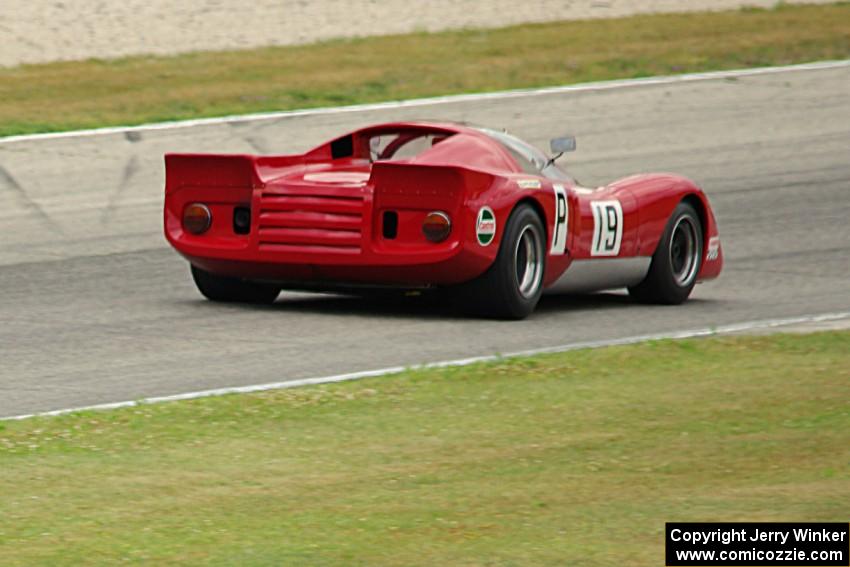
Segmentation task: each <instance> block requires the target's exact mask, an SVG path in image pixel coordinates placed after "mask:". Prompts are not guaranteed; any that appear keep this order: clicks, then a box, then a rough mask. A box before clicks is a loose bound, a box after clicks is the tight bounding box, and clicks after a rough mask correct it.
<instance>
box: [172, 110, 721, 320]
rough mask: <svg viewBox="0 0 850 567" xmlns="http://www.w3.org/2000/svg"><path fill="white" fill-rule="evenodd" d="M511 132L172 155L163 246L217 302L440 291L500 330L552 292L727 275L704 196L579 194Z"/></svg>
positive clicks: (435, 132) (657, 293)
mask: <svg viewBox="0 0 850 567" xmlns="http://www.w3.org/2000/svg"><path fill="white" fill-rule="evenodd" d="M574 149H575V139H574V138H571V137H564V138H557V139H555V140H552V143H551V150H552V152H553V153H554V154H556V155H555V157H553V158H548V157H546V156H545V155H544V154H543V153H542V152H541V151H539V150H538V149H536V148H534V147H532V146H531V145H529V144H527V143H526V142H523V141H522V140H520V139H518V138H516V137H514V136H511V135H509V134H507V133H504V132H499V131H495V130H490V129H487V128H479V127H474V126H469V125H462V124H453V123H439V122H396V123H389V124H380V125H376V126H371V127H368V128H364V129H362V130H358V131H356V132H353V133H350V134H346V135H344V136H342V137H340V138H337V139H335V140H332V141H330V142H328V143H326V144H323V145H321V146H319V147H317V148H315V149H313V150H311V151H309V152H307V153H305V154H303V155H292V156H252V155H194V154H168V155H166V156H165V166H166V184H165V235H166V237H167V238H168V241H169V242H170V243H171V244H172V246H174V248H176V249H177V251H178V252H179V253H180V254H182V255H183V256H185V257H186V259H187V260H189V262H190V263H191V265H192V275H193V277H194V280H195V283H196V284H197V286H198V289H199V290H200V292H201V293H202V294H203V295H204V296H206V297H207V298H209V299H211V300H213V301H237V302H254V303H270V302H273V301H274V300H275V299H276V298H277V296H278V293H279V292H280V290H281V289H282V288H287V289H301V290H317V291H321V290H331V289H358V288H362V287H367V288H368V287H393V288H399V289H425V288H439V289H444V290H448V291H449V292H450V295H451V296H456V297H461V298H462V304H463V305H466V306H474V307H475V308H476V309H477V311H479V312H480V313H482V314H484V315H486V316H492V317H500V318H513V319H519V318H522V317H526V316H527V315H529V314H530V313H531V312H532V311H533V310H534V308H535V306H536V305H537V302H538V301H539V299H540V296H541V294H542V293H543V292H544V291H547V292H548V291H552V292H572V293H582V292H593V291H601V290H607V289H617V288H628V290H629V293H630V294H631V295H632V296H633V297H635V298H636V299H637V300H639V301H643V302H651V303H664V304H678V303H681V302H683V301H684V300H685V299H687V298H688V296H689V295H690V293H691V290H692V289H693V287H694V284H696V282H698V281H701V280H708V279H712V278H715V277H717V276H718V275H719V274H720V270H721V267H722V265H723V252H722V249H721V247H720V238H719V236H718V231H717V224H716V222H715V219H714V214H713V213H712V210H711V207H710V205H709V203H708V200H707V199H706V197H705V195H704V194H703V192H702V190H700V188H699V187H697V186H696V185H695V184H694V183H692V182H691V181H688V180H687V179H684V178H682V177H679V176H675V175H669V174H658V175H638V176H634V177H629V178H626V179H623V180H620V181H617V182H615V183H612V184H610V185H607V186H605V187H600V188H598V189H589V188H584V187H581V186H580V185H579V184H578V183H577V182H576V181H575V180H574V179H572V178H571V177H570V176H569V175H568V174H567V173H565V172H564V171H563V170H561V169H560V168H559V167H558V166H557V165H556V164H555V159H556V158H557V157H560V155H561V154H562V153H564V152H567V151H572V150H574Z"/></svg>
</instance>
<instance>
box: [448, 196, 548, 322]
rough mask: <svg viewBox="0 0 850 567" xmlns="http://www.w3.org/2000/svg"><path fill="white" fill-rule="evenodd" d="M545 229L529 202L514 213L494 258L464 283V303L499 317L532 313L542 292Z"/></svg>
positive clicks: (480, 311)
mask: <svg viewBox="0 0 850 567" xmlns="http://www.w3.org/2000/svg"><path fill="white" fill-rule="evenodd" d="M545 244H546V231H545V230H544V229H543V222H542V221H541V220H540V217H539V216H538V215H537V213H536V212H535V211H534V209H533V208H531V206H529V205H520V206H519V207H517V208H516V209H515V210H514V211H513V213H511V216H510V218H509V219H508V223H507V225H506V227H505V232H504V234H503V236H502V243H501V246H500V248H499V253H498V255H497V256H496V260H495V262H493V265H492V266H490V268H489V269H488V270H487V271H486V272H484V274H483V275H482V276H480V277H479V278H478V279H476V280H474V281H472V282H470V283H469V284H466V285H465V286H462V287H461V288H460V290H459V291H460V296H461V298H462V300H463V301H464V306H466V307H471V308H472V309H473V310H474V311H475V312H476V313H477V314H479V315H483V316H486V317H494V318H499V319H523V318H525V317H527V316H529V315H530V314H531V313H532V312H533V311H534V308H535V307H536V306H537V302H538V301H540V296H541V295H542V293H543V274H544V271H545V264H546V255H545Z"/></svg>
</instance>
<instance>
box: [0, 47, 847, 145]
mask: <svg viewBox="0 0 850 567" xmlns="http://www.w3.org/2000/svg"><path fill="white" fill-rule="evenodd" d="M842 67H850V59H844V60H839V61H820V62H817V63H803V64H801V65H786V66H782V67H757V68H754V69H736V70H733V71H711V72H707V73H688V74H684V75H670V76H662V77H647V78H643V79H621V80H614V81H600V82H596V83H582V84H578V85H564V86H559V87H545V88H540V89H517V90H510V91H496V92H488V93H474V94H461V95H450V96H439V97H433V98H418V99H412V100H400V101H390V102H379V103H374V104H357V105H352V106H337V107H325V108H308V109H304V110H287V111H281V112H264V113H257V114H243V115H236V116H221V117H217V118H199V119H195V120H182V121H173V122H159V123H156V124H144V125H141V126H116V127H110V128H95V129H92V130H76V131H72V132H52V133H48V134H26V135H21V136H8V137H6V138H0V144H10V143H14V142H23V141H35V140H49V139H55V138H74V137H85V136H102V135H106V134H116V133H123V132H134V131H135V132H140V131H154V130H176V129H180V128H191V127H194V126H208V125H214V124H232V123H239V122H244V123H247V122H256V121H259V120H276V119H281V118H292V117H296V116H314V115H325V114H345V113H349V112H364V111H370V110H388V109H396V108H414V107H420V106H432V105H438V104H448V103H455V102H469V101H481V100H502V99H510V98H518V97H533V96H543V95H551V94H562V93H580V92H589V91H606V90H612V89H624V88H632V87H642V86H651V85H670V84H676V83H689V82H694V81H707V80H713V79H733V78H738V77H752V76H756V75H772V74H775V73H789V72H795V71H819V70H824V69H838V68H842Z"/></svg>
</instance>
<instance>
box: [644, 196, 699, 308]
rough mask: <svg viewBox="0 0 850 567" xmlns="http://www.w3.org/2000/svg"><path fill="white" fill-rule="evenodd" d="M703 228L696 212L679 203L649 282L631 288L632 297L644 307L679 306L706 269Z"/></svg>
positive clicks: (668, 225) (690, 207)
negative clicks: (700, 271)
mask: <svg viewBox="0 0 850 567" xmlns="http://www.w3.org/2000/svg"><path fill="white" fill-rule="evenodd" d="M702 243H703V234H702V224H700V221H699V217H698V216H697V212H696V211H695V210H694V208H693V207H692V206H691V205H689V204H688V203H679V205H678V206H677V207H676V209H675V210H674V211H673V214H672V215H671V216H670V220H669V221H668V222H667V226H666V228H665V229H664V234H662V235H661V241H660V242H659V243H658V248H657V249H656V250H655V254H653V255H652V264H650V266H649V273H648V274H647V276H646V278H645V279H644V280H643V281H642V282H641V283H639V284H638V285H636V286H633V287H630V288H629V295H631V296H632V297H634V298H635V299H637V300H638V301H641V302H643V303H659V304H663V305H678V304H680V303H682V302H684V301H685V300H686V299H687V298H688V296H690V295H691V291H692V290H693V289H694V285H696V283H697V274H699V270H700V267H701V265H702Z"/></svg>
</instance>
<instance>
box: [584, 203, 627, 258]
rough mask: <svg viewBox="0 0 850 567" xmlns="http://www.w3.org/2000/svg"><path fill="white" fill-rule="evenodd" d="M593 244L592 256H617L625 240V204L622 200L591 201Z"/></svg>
mask: <svg viewBox="0 0 850 567" xmlns="http://www.w3.org/2000/svg"><path fill="white" fill-rule="evenodd" d="M590 209H591V211H592V212H593V245H592V246H591V248H590V255H591V256H617V255H618V254H619V253H620V243H621V242H622V241H623V206H622V205H621V204H620V201H591V203H590Z"/></svg>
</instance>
